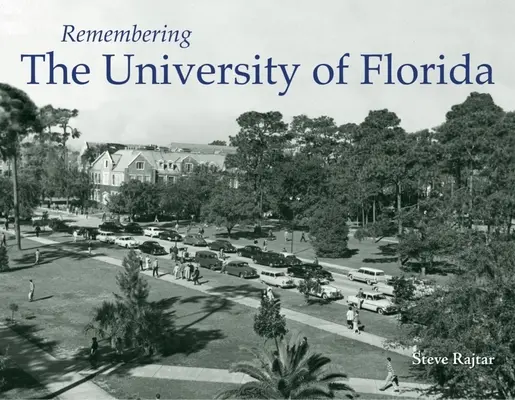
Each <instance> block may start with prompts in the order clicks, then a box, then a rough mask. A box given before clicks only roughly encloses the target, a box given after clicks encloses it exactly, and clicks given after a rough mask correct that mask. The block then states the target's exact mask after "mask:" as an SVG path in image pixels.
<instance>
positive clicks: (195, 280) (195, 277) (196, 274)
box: [192, 267, 200, 286]
mask: <svg viewBox="0 0 515 400" xmlns="http://www.w3.org/2000/svg"><path fill="white" fill-rule="evenodd" d="M192 277H193V285H195V286H196V285H200V282H199V278H200V271H199V270H198V267H195V270H194V271H193V276H192Z"/></svg>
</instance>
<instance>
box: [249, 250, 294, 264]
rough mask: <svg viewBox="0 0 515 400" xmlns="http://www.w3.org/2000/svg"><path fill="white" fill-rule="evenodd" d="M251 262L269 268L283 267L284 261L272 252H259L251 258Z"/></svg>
mask: <svg viewBox="0 0 515 400" xmlns="http://www.w3.org/2000/svg"><path fill="white" fill-rule="evenodd" d="M252 261H254V262H255V263H256V264H260V265H268V266H269V267H285V266H286V261H285V260H284V257H283V256H282V255H281V254H279V253H275V252H273V251H260V252H259V253H256V254H254V255H253V256H252Z"/></svg>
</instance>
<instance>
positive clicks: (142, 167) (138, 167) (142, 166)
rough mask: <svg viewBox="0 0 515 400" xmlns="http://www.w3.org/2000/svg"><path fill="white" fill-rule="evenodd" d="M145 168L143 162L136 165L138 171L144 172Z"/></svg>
mask: <svg viewBox="0 0 515 400" xmlns="http://www.w3.org/2000/svg"><path fill="white" fill-rule="evenodd" d="M144 168H145V163H144V162H143V161H138V162H137V163H136V169H139V170H142V169H144Z"/></svg>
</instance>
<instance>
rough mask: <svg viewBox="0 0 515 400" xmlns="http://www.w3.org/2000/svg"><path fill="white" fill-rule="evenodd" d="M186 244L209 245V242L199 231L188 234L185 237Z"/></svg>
mask: <svg viewBox="0 0 515 400" xmlns="http://www.w3.org/2000/svg"><path fill="white" fill-rule="evenodd" d="M183 242H184V244H189V245H190V246H207V242H206V241H205V240H204V238H203V237H202V236H201V235H200V234H199V233H190V234H188V235H186V236H185V237H184V239H183Z"/></svg>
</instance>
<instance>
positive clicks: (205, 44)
mask: <svg viewBox="0 0 515 400" xmlns="http://www.w3.org/2000/svg"><path fill="white" fill-rule="evenodd" d="M514 14H515V2H508V1H498V2H495V3H494V4H492V2H489V1H487V0H484V1H479V0H453V1H449V0H433V1H431V2H428V1H420V0H377V1H369V0H364V1H359V2H358V1H355V0H324V1H322V2H315V1H312V0H260V1H259V2H253V1H250V0H247V1H243V0H188V1H175V0H153V1H148V0H147V1H136V0H110V1H105V0H88V1H83V0H73V1H71V0H39V1H36V0H0V51H1V52H0V54H2V57H1V62H0V81H3V82H5V83H9V84H12V85H15V86H17V87H19V88H20V89H22V90H25V91H26V92H27V93H28V94H29V95H30V96H31V97H32V99H33V100H34V101H35V102H36V104H37V105H38V106H43V105H45V104H49V103H50V104H52V105H54V106H55V107H66V108H76V109H78V110H79V112H80V115H79V117H78V118H77V120H76V121H75V122H74V124H75V127H77V128H78V129H79V130H80V131H81V132H82V136H81V139H80V143H81V144H82V143H83V140H87V141H111V142H122V143H149V144H150V143H152V144H160V145H166V144H168V143H170V142H186V143H208V142H210V141H212V140H216V139H220V140H227V139H228V137H229V136H234V135H235V134H236V133H237V132H238V125H237V123H236V118H237V117H238V116H239V115H240V114H242V113H244V112H246V111H261V112H265V111H272V110H274V111H275V110H277V111H280V112H281V113H282V114H283V115H284V118H285V120H287V121H289V120H290V119H291V118H292V117H293V116H295V115H299V114H306V115H308V116H311V117H317V116H321V115H328V116H331V117H333V118H334V119H335V120H336V122H337V123H338V124H344V123H348V122H355V123H359V122H361V121H362V120H363V118H364V117H365V116H366V115H367V114H368V112H369V111H370V110H371V109H383V108H388V109H389V110H391V111H394V112H396V113H397V115H398V116H399V117H400V118H401V120H402V122H401V124H402V126H403V127H404V128H405V129H406V130H408V131H417V130H420V129H424V128H431V127H434V126H437V125H439V124H440V123H442V122H443V121H444V119H445V113H446V112H447V111H448V110H449V109H450V107H451V106H452V105H454V104H457V103H460V102H462V101H464V100H465V98H466V97H467V95H468V94H469V93H470V92H472V91H479V92H486V93H491V94H492V96H493V98H494V100H495V102H496V103H497V104H498V105H500V106H501V107H503V108H504V109H506V110H515V93H514V90H515V57H514V54H513V52H514V50H513V49H514V48H513V45H512V41H513V37H515V25H514V24H513V21H512V18H513V15H514ZM65 24H68V25H69V24H73V25H74V26H75V28H76V30H80V29H86V30H87V29H104V30H108V29H113V30H114V29H129V28H131V27H132V25H134V24H137V25H138V27H139V28H140V29H162V28H163V26H164V25H165V24H166V25H167V26H168V28H173V29H179V30H181V31H183V30H190V31H191V32H192V33H191V36H190V38H189V41H190V46H189V47H188V48H180V47H179V46H178V44H177V43H61V39H62V36H63V30H64V28H63V25H65ZM48 51H54V52H55V53H54V55H55V60H56V61H57V62H61V63H66V64H67V65H68V66H73V65H74V64H79V63H86V64H88V65H89V66H90V68H91V71H92V72H91V75H90V83H89V84H87V85H82V86H81V85H62V84H58V85H46V84H44V78H45V74H46V71H47V70H48V66H47V65H46V64H38V65H37V66H36V71H37V73H38V76H41V77H42V81H43V82H42V84H40V85H28V84H27V82H28V81H29V80H30V65H29V64H28V62H27V61H26V62H23V63H22V62H21V61H20V55H21V54H41V53H45V52H48ZM106 53H109V54H116V57H118V58H116V60H121V59H122V57H123V55H124V54H126V53H132V54H135V59H136V60H137V62H138V63H144V64H146V63H153V64H158V65H159V64H161V63H162V62H163V61H162V56H163V54H167V55H168V56H169V59H168V62H170V63H185V64H187V63H195V64H202V63H212V64H215V65H216V64H222V63H234V64H237V63H249V64H252V63H254V62H255V60H254V55H255V54H259V55H260V56H261V59H262V60H265V59H267V58H268V57H272V58H273V60H274V62H277V63H284V64H290V67H291V64H300V65H301V66H300V67H299V70H298V72H297V74H296V75H295V76H294V79H293V80H292V83H291V86H290V88H289V90H288V92H287V94H286V95H284V96H278V92H279V91H280V90H279V89H281V83H280V82H279V83H278V84H277V85H275V86H272V85H242V86H237V85H223V86H221V85H211V86H203V85H200V84H198V83H197V82H195V81H192V82H188V84H187V85H180V84H177V83H173V84H172V85H135V84H134V81H132V82H130V83H127V84H126V85H120V86H114V85H110V84H108V83H107V82H106V80H105V59H104V58H103V56H102V55H103V54H106ZM345 53H350V57H349V58H348V59H347V63H348V64H349V65H350V67H349V68H347V70H346V71H345V74H346V75H345V76H346V80H347V81H348V84H347V85H337V84H334V83H330V84H327V85H324V86H322V85H317V84H316V83H314V81H313V78H312V70H313V68H314V67H315V66H316V65H317V64H320V63H327V64H330V65H333V66H334V67H336V65H337V63H338V60H339V59H340V57H341V56H342V55H343V54H345ZM364 53H392V54H393V60H394V64H396V65H397V64H399V65H400V64H403V63H412V64H416V65H421V64H431V63H439V62H440V61H439V59H438V57H439V55H440V54H444V55H445V57H446V60H445V61H446V67H447V69H450V67H452V66H453V65H454V64H455V63H459V62H461V61H462V54H463V53H470V54H471V65H472V76H475V74H474V71H475V67H476V66H477V65H479V64H482V63H488V64H490V65H491V66H492V70H493V81H494V82H495V84H494V85H484V86H479V85H419V84H413V85H407V86H403V85H383V84H382V81H381V79H376V78H374V79H375V82H376V83H375V84H374V85H360V81H361V78H362V72H363V59H362V58H361V56H360V55H361V54H364ZM113 65H115V68H114V69H113V76H114V73H115V72H116V73H121V72H123V71H124V64H122V62H121V61H119V62H118V63H116V64H113ZM279 78H280V76H279Z"/></svg>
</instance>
